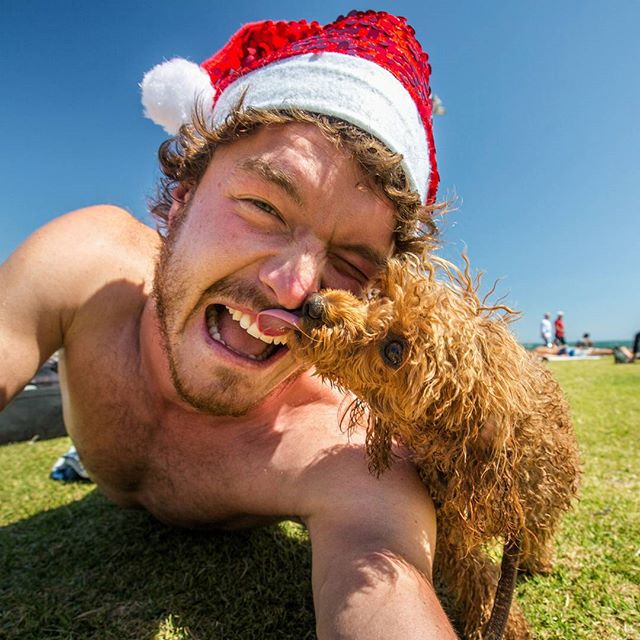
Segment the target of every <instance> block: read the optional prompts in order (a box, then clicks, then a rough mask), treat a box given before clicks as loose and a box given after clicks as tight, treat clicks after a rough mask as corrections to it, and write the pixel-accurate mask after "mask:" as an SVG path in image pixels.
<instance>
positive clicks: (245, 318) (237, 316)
mask: <svg viewBox="0 0 640 640" xmlns="http://www.w3.org/2000/svg"><path fill="white" fill-rule="evenodd" d="M226 309H227V311H228V312H229V315H231V317H232V318H233V319H234V320H235V321H236V322H239V323H240V326H241V327H242V328H243V329H244V330H245V331H246V332H247V333H248V334H249V335H250V336H252V337H254V338H257V339H258V340H262V342H266V343H267V344H276V345H277V344H285V343H286V342H287V338H286V336H268V335H267V334H266V333H262V331H260V329H258V324H257V322H256V321H255V320H254V319H253V318H252V317H251V316H250V315H249V314H248V313H243V312H242V311H239V310H238V309H231V308H230V307H226ZM216 329H217V327H216ZM214 337H215V336H214Z"/></svg>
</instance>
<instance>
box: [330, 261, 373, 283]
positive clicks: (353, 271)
mask: <svg viewBox="0 0 640 640" xmlns="http://www.w3.org/2000/svg"><path fill="white" fill-rule="evenodd" d="M331 263H332V265H333V267H334V269H335V270H336V271H337V272H338V273H340V274H341V275H343V276H347V277H349V278H353V279H354V280H357V281H358V282H359V283H360V284H364V283H365V282H367V280H368V279H369V278H368V276H367V275H366V274H365V273H364V272H362V271H361V270H360V269H358V267H356V266H355V265H353V264H351V263H350V262H348V261H347V260H345V259H344V258H341V257H339V256H331Z"/></svg>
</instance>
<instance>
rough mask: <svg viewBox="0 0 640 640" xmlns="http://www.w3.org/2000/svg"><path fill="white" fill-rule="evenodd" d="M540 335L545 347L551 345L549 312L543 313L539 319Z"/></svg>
mask: <svg viewBox="0 0 640 640" xmlns="http://www.w3.org/2000/svg"><path fill="white" fill-rule="evenodd" d="M540 336H541V337H542V342H543V344H544V345H545V347H551V346H552V345H553V342H552V340H551V314H550V313H545V314H544V317H543V318H542V320H541V321H540Z"/></svg>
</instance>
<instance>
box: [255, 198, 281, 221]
mask: <svg viewBox="0 0 640 640" xmlns="http://www.w3.org/2000/svg"><path fill="white" fill-rule="evenodd" d="M248 202H250V203H251V204H252V205H254V206H255V207H257V208H258V209H262V211H264V212H265V213H269V214H271V215H272V216H276V217H279V216H278V212H277V211H276V210H275V209H274V208H273V207H272V206H271V205H270V204H267V203H266V202H263V201H262V200H248Z"/></svg>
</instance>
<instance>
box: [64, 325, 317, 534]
mask: <svg viewBox="0 0 640 640" xmlns="http://www.w3.org/2000/svg"><path fill="white" fill-rule="evenodd" d="M104 339H105V338H104V336H103V338H102V339H97V340H98V341H101V342H102V345H103V346H104ZM107 342H108V344H110V345H111V349H106V350H105V349H104V348H98V347H99V345H97V344H90V343H87V342H85V343H84V344H73V345H70V346H69V347H68V348H67V349H65V352H64V353H63V357H62V360H61V373H62V380H63V387H64V391H63V396H64V411H65V422H66V424H67V430H68V432H69V434H70V436H71V437H72V438H73V440H74V442H75V444H76V446H77V448H78V451H79V453H80V455H81V458H82V459H83V462H84V464H85V466H86V467H87V469H88V471H89V473H90V475H91V476H92V478H93V479H94V480H95V481H96V483H97V484H98V485H99V487H100V488H101V490H102V491H103V492H104V493H105V494H106V495H107V497H109V498H110V499H112V500H113V501H115V502H116V503H119V504H122V505H123V506H142V507H144V508H146V509H148V510H149V511H150V512H151V513H153V514H154V515H155V516H156V517H158V518H159V519H161V520H163V521H166V522H169V523H172V524H177V525H183V526H191V527H206V526H223V527H236V526H249V525H257V524H264V523H266V522H270V521H273V520H274V519H276V520H277V519H280V518H283V517H289V516H293V515H295V514H296V513H298V512H300V508H299V502H298V501H297V499H296V494H297V491H298V488H297V486H296V482H297V481H298V482H299V475H298V474H299V471H300V468H301V467H303V466H304V464H305V463H304V458H305V455H307V457H310V456H311V449H310V442H309V440H308V438H307V439H306V440H304V439H303V438H301V437H299V436H298V437H294V434H291V433H289V431H288V430H287V429H284V432H285V433H283V429H278V428H275V425H270V424H262V425H261V424H256V425H252V426H251V427H250V428H246V427H241V428H236V426H235V425H233V424H229V425H220V424H219V423H213V421H211V420H208V419H207V417H206V416H202V415H201V414H197V413H195V412H185V411H180V410H176V409H175V408H174V409H166V408H163V407H162V406H160V404H159V403H158V402H155V401H154V400H153V399H150V397H149V395H148V393H147V391H146V390H145V385H144V383H143V381H142V377H141V374H140V373H139V367H138V366H137V363H136V358H135V357H133V358H131V357H129V356H127V357H125V356H120V355H119V351H120V349H115V345H116V344H117V342H118V340H117V339H116V338H115V337H113V336H112V337H111V339H110V340H108V341H107ZM89 353H91V354H92V356H91V357H88V356H87V354H89ZM321 440H322V438H318V442H317V445H318V446H321V445H322V442H321ZM302 441H304V446H305V450H302V448H300V449H299V450H298V451H296V448H297V447H299V445H298V444H296V443H297V442H302ZM306 450H308V453H307V454H305V451H306ZM296 455H299V459H297V460H296V459H295V458H296Z"/></svg>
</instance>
